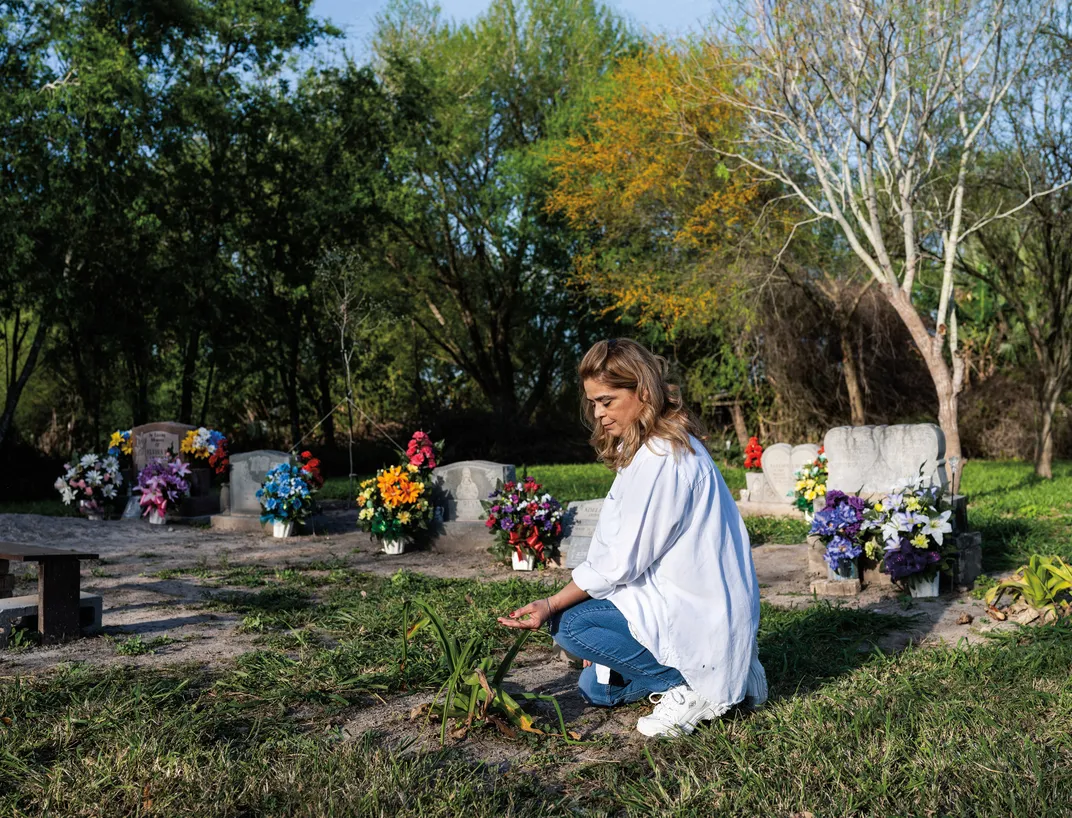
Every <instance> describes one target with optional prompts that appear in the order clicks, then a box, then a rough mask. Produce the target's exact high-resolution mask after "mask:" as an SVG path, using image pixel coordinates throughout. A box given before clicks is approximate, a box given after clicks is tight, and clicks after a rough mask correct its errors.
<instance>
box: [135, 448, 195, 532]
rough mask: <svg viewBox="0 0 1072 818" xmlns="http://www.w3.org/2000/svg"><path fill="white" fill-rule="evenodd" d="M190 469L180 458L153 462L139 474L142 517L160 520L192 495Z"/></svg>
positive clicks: (139, 503)
mask: <svg viewBox="0 0 1072 818" xmlns="http://www.w3.org/2000/svg"><path fill="white" fill-rule="evenodd" d="M189 476H190V467H189V466H188V465H187V464H186V463H183V462H182V461H181V460H179V459H178V458H175V459H174V460H162V461H153V462H152V463H149V464H148V465H147V466H146V467H145V468H144V469H142V470H141V472H139V473H138V489H137V490H138V491H139V492H140V493H141V497H140V498H138V505H140V506H141V507H142V508H143V509H144V511H143V512H142V516H149V517H150V521H152V516H153V515H155V516H156V517H157V518H158V519H160V520H163V517H164V516H165V515H166V514H167V513H168V511H169V510H170V509H171V508H173V507H174V506H177V505H178V504H179V503H180V502H182V499H183V498H184V497H186V496H188V495H189V494H190V483H189V481H188V480H187V479H186V478H187V477H189Z"/></svg>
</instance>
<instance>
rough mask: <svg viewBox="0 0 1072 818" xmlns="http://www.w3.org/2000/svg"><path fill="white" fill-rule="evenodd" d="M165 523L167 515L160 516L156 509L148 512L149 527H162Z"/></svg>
mask: <svg viewBox="0 0 1072 818" xmlns="http://www.w3.org/2000/svg"><path fill="white" fill-rule="evenodd" d="M166 522H167V514H166V513H165V514H161V513H160V512H159V511H158V510H157V509H155V508H154V509H150V510H149V523H150V524H151V525H163V524H164V523H166Z"/></svg>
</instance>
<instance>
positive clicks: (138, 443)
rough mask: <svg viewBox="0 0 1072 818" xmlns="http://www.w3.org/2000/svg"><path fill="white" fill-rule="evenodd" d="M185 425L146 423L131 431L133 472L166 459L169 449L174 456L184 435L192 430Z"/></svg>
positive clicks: (177, 453)
mask: <svg viewBox="0 0 1072 818" xmlns="http://www.w3.org/2000/svg"><path fill="white" fill-rule="evenodd" d="M193 428H194V427H193V426H190V425H189V424H186V423H172V422H170V421H165V422H163V423H147V424H145V425H144V426H135V427H134V428H133V429H131V432H130V435H131V441H132V446H133V448H134V472H135V479H137V473H138V472H140V471H141V470H142V469H144V468H145V467H146V466H147V465H148V464H149V463H153V462H160V461H163V460H166V459H167V457H168V450H169V449H170V450H171V451H172V452H173V453H174V454H175V455H176V456H178V455H179V448H180V446H181V444H182V439H183V438H184V437H185V436H186V433H187V432H188V431H190V430H191V429H193Z"/></svg>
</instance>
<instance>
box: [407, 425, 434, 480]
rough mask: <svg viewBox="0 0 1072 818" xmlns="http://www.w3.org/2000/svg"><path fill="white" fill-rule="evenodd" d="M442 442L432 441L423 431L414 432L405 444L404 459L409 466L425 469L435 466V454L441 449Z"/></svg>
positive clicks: (429, 469)
mask: <svg viewBox="0 0 1072 818" xmlns="http://www.w3.org/2000/svg"><path fill="white" fill-rule="evenodd" d="M442 448H443V443H442V441H440V442H439V443H432V438H430V437H428V435H427V434H425V433H424V432H414V433H413V437H411V438H410V440H409V445H408V446H406V460H407V463H408V464H409V465H411V466H416V467H417V468H419V469H422V470H425V471H431V470H432V469H434V468H435V467H436V456H437V455H438V453H439V452H440V451H441V450H442Z"/></svg>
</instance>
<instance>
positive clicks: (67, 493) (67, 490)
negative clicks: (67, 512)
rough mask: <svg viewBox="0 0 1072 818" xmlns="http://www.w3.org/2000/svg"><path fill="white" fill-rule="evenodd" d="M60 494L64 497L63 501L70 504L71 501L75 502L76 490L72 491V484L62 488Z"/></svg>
mask: <svg viewBox="0 0 1072 818" xmlns="http://www.w3.org/2000/svg"><path fill="white" fill-rule="evenodd" d="M60 494H61V496H62V497H63V502H64V504H65V505H68V506H69V505H70V504H71V503H73V502H74V492H73V491H71V487H70V486H64V487H63V488H62V489H60Z"/></svg>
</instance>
